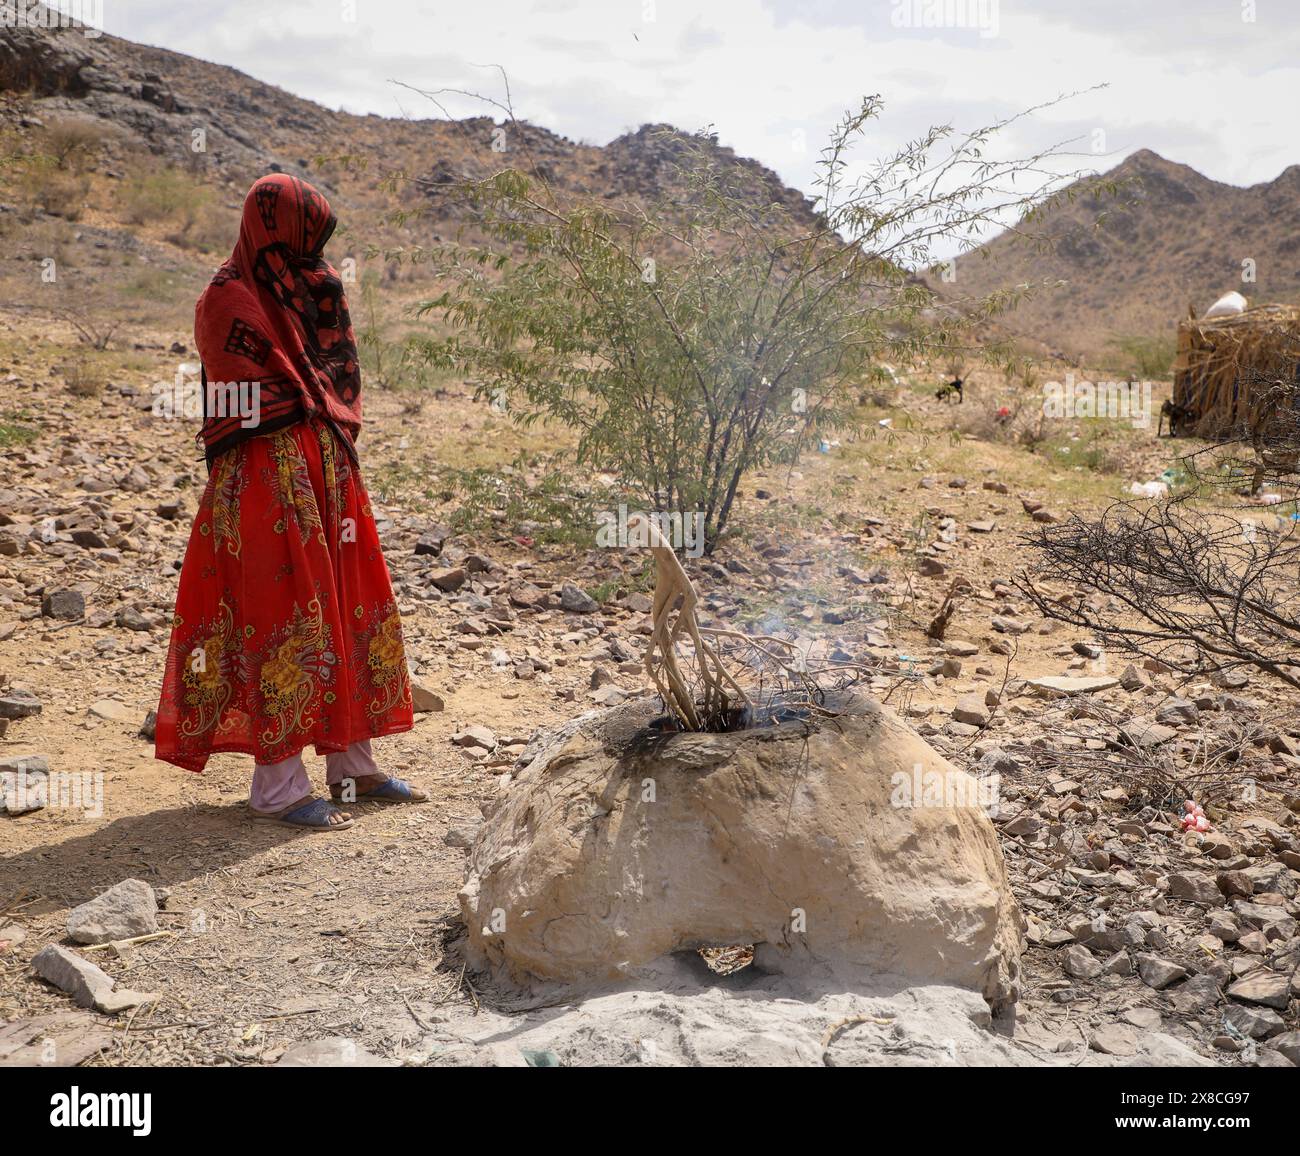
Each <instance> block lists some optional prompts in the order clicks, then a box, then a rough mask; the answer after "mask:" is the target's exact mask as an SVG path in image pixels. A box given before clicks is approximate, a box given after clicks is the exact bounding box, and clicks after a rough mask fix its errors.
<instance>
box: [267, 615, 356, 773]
mask: <svg viewBox="0 0 1300 1156" xmlns="http://www.w3.org/2000/svg"><path fill="white" fill-rule="evenodd" d="M254 661H255V662H256V663H257V672H256V673H257V681H258V687H259V689H260V690H261V694H262V704H263V708H264V711H265V714H266V716H267V719H268V722H269V724H270V725H268V726H267V728H266V729H265V730H264V731H263V732H262V741H263V742H264V743H266V744H267V745H268V746H269V747H276V746H278V745H279V744H280V743H281V742H283V741H284V738H285V736H286V735H288V734H289V733H290V732H292V731H299V730H310V729H311V727H312V726H313V725H315V722H316V719H315V717H314V715H313V714H312V713H311V707H312V705H313V703H314V701H315V699H316V697H317V694H318V692H319V691H320V690H321V689H322V688H323V687H324V685H325V684H326V683H328V682H329V681H330V680H331V678H332V677H333V673H334V665H335V662H336V661H337V660H336V658H335V656H334V654H333V652H332V651H331V649H330V628H329V626H328V624H327V623H326V622H325V618H324V615H323V614H322V613H321V604H320V600H319V599H313V600H312V601H311V602H309V603H308V604H307V613H306V614H304V613H303V611H302V609H301V607H299V606H294V608H293V616H292V617H291V618H290V620H289V622H288V623H287V624H285V625H284V626H283V627H281V628H279V629H277V630H276V631H274V632H273V633H272V636H271V639H270V642H269V645H268V647H267V649H265V650H263V651H262V652H261V653H260V654H259V655H257V656H256V657H255V659H254Z"/></svg>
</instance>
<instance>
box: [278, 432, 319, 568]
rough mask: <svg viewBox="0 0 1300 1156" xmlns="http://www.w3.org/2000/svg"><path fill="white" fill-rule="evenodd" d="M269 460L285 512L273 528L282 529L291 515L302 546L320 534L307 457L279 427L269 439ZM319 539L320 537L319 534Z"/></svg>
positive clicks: (317, 511)
mask: <svg viewBox="0 0 1300 1156" xmlns="http://www.w3.org/2000/svg"><path fill="white" fill-rule="evenodd" d="M271 460H272V461H273V462H274V463H275V478H276V483H277V491H278V493H279V495H280V505H281V506H283V507H284V509H285V511H286V519H285V523H283V524H282V523H277V524H276V530H277V531H279V532H283V530H284V529H285V528H287V522H288V517H289V516H292V519H293V522H294V525H296V526H297V527H298V535H299V537H300V538H301V539H302V542H303V544H304V545H306V543H307V542H308V540H309V539H310V538H311V536H312V535H313V534H320V533H321V521H320V509H319V507H318V506H317V505H316V492H315V490H313V489H312V486H311V473H310V471H309V470H308V469H307V459H306V458H304V457H303V455H302V450H301V449H299V448H298V440H297V439H296V438H295V437H293V436H292V434H290V433H289V432H288V431H285V430H281V431H280V432H279V433H277V434H275V435H274V436H273V438H272V440H271ZM321 540H322V541H323V540H324V538H323V535H322V539H321Z"/></svg>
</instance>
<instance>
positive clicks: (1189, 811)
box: [1181, 799, 1211, 835]
mask: <svg viewBox="0 0 1300 1156" xmlns="http://www.w3.org/2000/svg"><path fill="white" fill-rule="evenodd" d="M1181 825H1182V828H1183V830H1184V831H1195V832H1196V833H1197V834H1198V835H1204V834H1205V833H1206V832H1207V831H1209V830H1211V827H1210V820H1209V819H1207V818H1206V817H1205V812H1204V811H1203V810H1202V809H1201V804H1200V803H1198V802H1196V801H1195V800H1193V799H1185V800H1184V801H1183V818H1182V824H1181Z"/></svg>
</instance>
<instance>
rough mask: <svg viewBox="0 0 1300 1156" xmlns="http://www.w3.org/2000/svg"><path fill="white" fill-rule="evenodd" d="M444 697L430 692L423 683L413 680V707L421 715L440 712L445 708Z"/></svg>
mask: <svg viewBox="0 0 1300 1156" xmlns="http://www.w3.org/2000/svg"><path fill="white" fill-rule="evenodd" d="M445 705H446V704H445V703H444V702H443V701H442V696H441V695H440V694H436V693H435V692H434V691H432V690H430V689H429V688H428V687H427V686H425V685H424V683H422V682H417V681H416V680H415V679H411V707H412V709H413V710H415V711H416V712H417V713H419V714H427V713H429V712H430V711H440V710H442V709H443V708H444V707H445Z"/></svg>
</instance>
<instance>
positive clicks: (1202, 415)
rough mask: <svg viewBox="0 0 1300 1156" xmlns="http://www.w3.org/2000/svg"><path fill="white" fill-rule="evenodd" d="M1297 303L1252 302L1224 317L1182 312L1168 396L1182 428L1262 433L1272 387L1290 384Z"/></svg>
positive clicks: (1292, 387) (1272, 410)
mask: <svg viewBox="0 0 1300 1156" xmlns="http://www.w3.org/2000/svg"><path fill="white" fill-rule="evenodd" d="M1297 350H1300V308H1297V307H1296V306H1293V305H1259V306H1256V307H1255V308H1253V309H1247V310H1246V311H1245V312H1244V313H1238V314H1236V315H1234V316H1230V317H1215V318H1210V319H1208V320H1203V319H1197V318H1194V317H1189V318H1188V319H1187V320H1185V321H1183V322H1182V323H1181V324H1180V325H1179V326H1178V356H1177V359H1176V360H1175V362H1174V389H1173V399H1172V400H1173V403H1174V404H1175V405H1176V406H1179V407H1180V408H1181V409H1182V410H1184V411H1185V412H1186V413H1187V414H1189V415H1191V416H1190V420H1189V422H1188V423H1187V428H1188V430H1189V432H1191V433H1194V434H1195V435H1196V436H1198V437H1203V438H1209V439H1212V440H1217V439H1221V438H1226V437H1233V436H1237V437H1240V436H1242V435H1243V434H1244V435H1247V436H1250V435H1258V434H1261V433H1265V434H1266V433H1267V431H1266V430H1265V429H1264V428H1263V427H1265V426H1267V425H1268V424H1270V421H1271V420H1272V419H1274V418H1275V416H1276V410H1277V402H1278V398H1277V396H1276V394H1277V392H1278V389H1279V387H1280V388H1281V389H1284V390H1286V391H1287V392H1289V393H1292V394H1294V393H1295V391H1296V389H1297V380H1296V354H1297Z"/></svg>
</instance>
